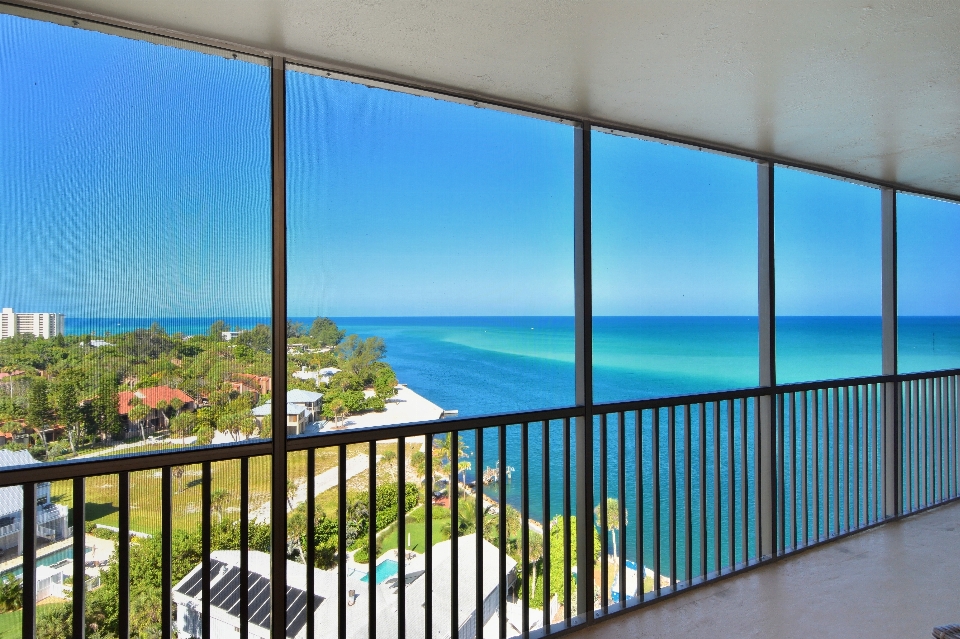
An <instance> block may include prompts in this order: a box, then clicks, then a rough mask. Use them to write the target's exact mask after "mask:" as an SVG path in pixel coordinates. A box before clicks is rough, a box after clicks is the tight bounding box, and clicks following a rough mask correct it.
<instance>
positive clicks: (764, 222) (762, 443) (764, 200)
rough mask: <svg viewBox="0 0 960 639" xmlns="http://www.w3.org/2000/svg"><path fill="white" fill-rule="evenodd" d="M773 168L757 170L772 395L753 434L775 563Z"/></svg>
mask: <svg viewBox="0 0 960 639" xmlns="http://www.w3.org/2000/svg"><path fill="white" fill-rule="evenodd" d="M773 172H774V165H773V163H771V162H760V163H759V164H758V166H757V230H758V241H757V248H758V250H759V254H758V265H757V266H758V297H757V301H758V324H759V339H760V386H761V387H767V388H769V389H770V392H769V394H766V395H761V396H760V398H759V402H758V410H757V414H756V415H755V416H754V428H756V429H757V434H758V436H759V437H758V438H757V442H758V449H757V450H756V451H754V454H755V455H756V456H757V462H758V463H757V477H756V485H757V495H756V498H757V500H758V506H759V508H758V520H757V529H758V532H759V535H758V539H759V541H760V547H759V548H758V549H757V557H758V559H763V558H764V557H772V556H774V555H775V554H776V548H777V484H778V482H777V477H776V469H777V464H776V441H777V437H776V425H777V419H776V401H775V400H776V385H777V363H776V362H777V353H776V350H777V349H776V278H775V272H774V232H773V224H774V202H773Z"/></svg>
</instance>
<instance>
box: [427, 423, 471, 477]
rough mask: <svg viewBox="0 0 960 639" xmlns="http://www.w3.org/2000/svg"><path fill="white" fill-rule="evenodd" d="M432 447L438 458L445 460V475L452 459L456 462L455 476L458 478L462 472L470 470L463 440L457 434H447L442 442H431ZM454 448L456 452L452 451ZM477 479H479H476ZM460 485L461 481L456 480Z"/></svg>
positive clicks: (448, 470)
mask: <svg viewBox="0 0 960 639" xmlns="http://www.w3.org/2000/svg"><path fill="white" fill-rule="evenodd" d="M433 441H434V446H435V447H436V449H437V457H438V458H446V460H447V461H446V463H445V464H443V468H444V469H445V470H446V471H447V474H449V473H450V471H451V469H452V467H451V464H452V463H453V460H454V457H456V460H457V462H456V463H457V476H458V478H459V476H460V474H461V473H463V472H464V471H467V470H470V462H469V461H467V459H468V458H469V455H468V454H467V445H466V443H465V442H464V441H463V439H462V438H461V437H460V436H459V435H458V434H457V433H447V438H446V439H443V440H437V439H435V440H433ZM454 446H456V450H454V448H453V447H454ZM478 479H479V478H478ZM458 480H459V481H460V482H461V483H462V482H463V479H462V478H461V479H458Z"/></svg>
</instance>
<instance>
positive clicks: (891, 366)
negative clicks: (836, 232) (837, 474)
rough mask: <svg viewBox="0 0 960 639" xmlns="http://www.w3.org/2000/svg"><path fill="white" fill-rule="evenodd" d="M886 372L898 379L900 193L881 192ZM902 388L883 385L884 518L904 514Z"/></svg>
mask: <svg viewBox="0 0 960 639" xmlns="http://www.w3.org/2000/svg"><path fill="white" fill-rule="evenodd" d="M880 220H881V221H880V223H881V227H882V230H881V236H882V240H881V247H882V248H881V260H882V267H881V271H882V287H883V293H882V308H883V320H882V322H883V328H882V333H883V351H882V352H883V355H882V357H883V369H882V372H883V374H884V375H896V374H897V373H898V371H897V368H898V364H897V192H896V191H895V190H894V189H888V188H884V189H881V191H880ZM900 428H901V415H900V384H899V382H886V383H885V384H883V414H882V416H881V433H882V434H881V437H882V439H883V457H882V466H881V469H882V473H883V475H882V484H881V485H882V486H883V517H884V518H887V519H888V518H891V517H897V516H899V515H900V513H901V512H903V503H902V487H901V480H900V478H901V462H902V456H901V450H900Z"/></svg>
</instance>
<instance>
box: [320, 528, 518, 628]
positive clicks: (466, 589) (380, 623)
mask: <svg viewBox="0 0 960 639" xmlns="http://www.w3.org/2000/svg"><path fill="white" fill-rule="evenodd" d="M482 543H483V585H482V588H483V595H484V600H486V599H488V598H489V597H491V596H493V594H494V593H496V592H497V589H498V588H499V586H500V551H499V550H497V548H496V547H495V546H493V545H492V544H491V543H489V542H488V541H486V540H483V542H482ZM476 544H477V535H476V534H473V535H466V536H463V537H460V538H459V543H458V544H457V551H458V553H459V556H458V557H457V575H458V582H457V583H458V588H457V595H458V599H459V601H458V606H457V620H458V622H459V626H460V633H459V635H460V637H471V638H472V637H475V636H476V632H475V631H473V630H472V629H473V628H475V625H474V624H475V620H474V618H473V615H474V608H475V606H476V594H475V593H476ZM451 548H452V544H451V542H450V540H447V541H442V542H440V543H438V544H436V545H434V547H433V592H432V593H431V594H430V596H431V597H432V598H433V636H432V637H429V638H428V639H449V638H450V604H451V601H450V592H451V588H450V578H451V576H452V575H451V559H452V556H451ZM506 559H507V575H506V577H505V584H506V586H507V588H508V589H509V588H510V586H511V584H512V583H513V581H514V579H515V568H516V562H515V561H514V560H513V559H511V558H510V557H507V558H506ZM425 567H426V559H425V557H424V556H423V555H420V556H418V557H417V558H416V559H414V560H412V561H409V562H407V564H406V567H405V569H404V575H405V576H406V579H405V581H406V583H407V587H406V612H407V624H408V628H423V627H424V622H425V618H426V609H425V607H424V602H425V601H426V595H427V592H426V588H427V583H426V581H427V580H426V579H424V578H423V574H424V569H425ZM350 588H353V586H348V589H350ZM367 589H368V585H367V584H366V583H364V584H363V585H362V587H361V588H360V589H358V590H357V591H356V592H357V601H356V602H355V603H354V605H353V606H350V607H348V608H347V627H348V628H350V631H349V632H348V636H349V637H352V638H356V639H360V638H361V637H366V636H367V634H368V628H369V624H368V617H367V606H368V601H367ZM317 592H319V590H318V591H317ZM376 593H377V594H376V597H377V637H378V639H396V637H397V636H398V633H397V615H396V612H397V606H398V597H397V590H396V578H390V579H386V580H384V581H383V582H382V583H381V584H378V586H377V589H376ZM325 603H326V602H325ZM336 614H337V610H336V607H335V606H329V607H327V606H321V607H320V610H319V611H318V612H317V615H318V617H317V627H318V628H322V627H325V626H324V625H323V624H326V627H330V625H331V624H333V625H334V626H335V624H336V620H337V617H336ZM532 617H533V615H531V618H532ZM484 621H487V620H486V619H484ZM481 625H482V624H481Z"/></svg>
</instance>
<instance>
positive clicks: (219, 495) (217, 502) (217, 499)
mask: <svg viewBox="0 0 960 639" xmlns="http://www.w3.org/2000/svg"><path fill="white" fill-rule="evenodd" d="M229 496H230V492H229V491H227V490H224V489H222V488H218V489H217V490H215V491H213V493H211V494H210V508H212V509H213V512H215V513H217V521H218V522H222V521H223V508H224V506H225V505H226V503H227V497H229Z"/></svg>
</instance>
